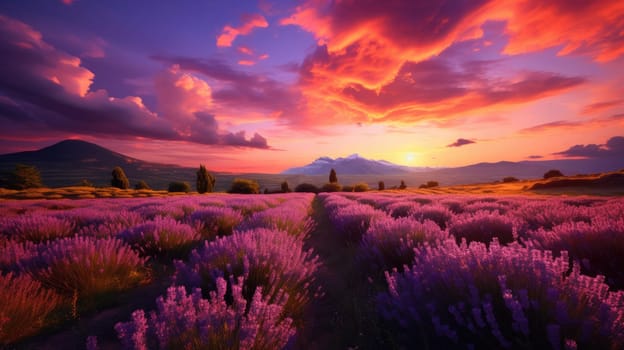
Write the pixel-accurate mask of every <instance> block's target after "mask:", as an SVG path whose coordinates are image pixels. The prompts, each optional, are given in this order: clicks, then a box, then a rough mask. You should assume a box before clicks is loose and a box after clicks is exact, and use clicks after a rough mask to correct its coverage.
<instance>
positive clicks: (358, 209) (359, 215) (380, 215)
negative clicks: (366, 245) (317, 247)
mask: <svg viewBox="0 0 624 350" xmlns="http://www.w3.org/2000/svg"><path fill="white" fill-rule="evenodd" d="M386 217H388V216H387V215H386V213H384V212H383V211H380V210H377V209H374V208H373V207H371V206H369V205H366V204H357V203H356V204H352V205H349V206H343V207H338V208H337V209H336V210H334V211H331V212H329V219H330V220H331V222H332V224H333V225H334V227H335V228H336V230H337V231H338V232H340V233H341V234H342V236H343V238H344V239H345V241H346V242H350V243H359V242H360V240H361V239H362V235H363V234H364V232H366V230H368V227H369V226H370V225H371V223H372V222H374V221H376V220H381V219H384V218H386Z"/></svg>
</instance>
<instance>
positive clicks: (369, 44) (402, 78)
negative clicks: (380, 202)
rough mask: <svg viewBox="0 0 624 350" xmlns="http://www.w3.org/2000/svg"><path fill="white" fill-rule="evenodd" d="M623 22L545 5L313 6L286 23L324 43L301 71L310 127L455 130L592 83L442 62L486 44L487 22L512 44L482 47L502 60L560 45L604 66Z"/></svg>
mask: <svg viewBox="0 0 624 350" xmlns="http://www.w3.org/2000/svg"><path fill="white" fill-rule="evenodd" d="M589 13H592V16H588V14H589ZM594 13H596V14H597V15H596V16H594V15H593V14H594ZM623 16H624V2H622V1H620V0H605V1H601V2H581V3H578V2H569V1H565V0H556V1H549V2H548V3H547V4H545V5H544V3H543V2H542V1H538V0H512V1H504V2H502V1H494V0H476V1H470V2H462V3H456V2H448V1H442V0H432V1H427V2H415V1H404V2H392V3H390V4H389V3H387V2H381V1H375V0H363V1H357V2H356V1H329V0H309V1H307V2H305V3H304V4H303V5H301V6H299V7H297V8H296V10H295V11H294V13H293V14H292V15H290V16H288V17H286V18H283V19H282V20H281V21H280V24H282V25H296V26H299V27H301V28H303V29H305V30H306V31H308V32H310V33H312V34H313V35H314V37H315V38H316V39H317V43H318V46H317V49H316V50H315V51H314V52H313V53H311V54H310V55H308V56H307V57H306V59H305V60H304V61H303V63H302V64H301V65H300V66H299V72H300V86H299V87H300V88H301V90H302V93H303V95H304V96H305V100H306V101H305V105H304V107H305V108H307V109H308V110H309V114H310V115H309V116H306V117H305V119H307V120H310V121H312V120H314V121H316V122H319V121H321V122H322V121H324V122H327V123H333V122H343V123H344V122H347V123H350V122H353V123H360V122H374V121H401V122H414V121H421V120H436V122H444V123H449V122H450V120H451V119H453V118H457V117H461V116H462V115H463V114H465V113H468V112H471V113H474V112H487V111H492V110H500V109H501V108H503V109H504V108H507V106H509V105H513V104H520V103H527V102H531V101H534V100H537V99H541V98H544V97H548V96H553V95H557V94H560V93H562V92H564V91H567V90H569V89H570V88H573V87H576V86H578V85H580V84H583V83H584V82H585V81H586V80H585V78H582V77H580V76H577V77H574V76H563V75H561V74H557V73H548V72H538V71H535V72H531V71H516V72H514V71H509V72H507V73H506V74H507V76H499V75H500V73H499V74H495V73H490V72H491V71H493V69H492V68H490V67H489V66H490V64H491V63H490V62H478V61H477V62H465V63H462V62H445V61H444V59H441V58H440V55H441V54H444V53H445V52H446V50H447V49H449V48H451V47H452V46H453V47H454V45H456V44H461V43H463V42H466V41H468V40H474V39H480V38H483V36H484V32H483V29H482V26H483V25H484V24H485V23H487V22H490V21H497V22H500V23H501V28H502V29H499V30H504V33H501V34H504V35H505V36H504V37H503V36H501V37H500V39H499V40H503V39H506V40H507V43H504V42H496V44H498V45H494V44H495V43H494V42H493V41H491V40H490V38H487V40H485V41H482V46H483V47H489V48H494V47H501V48H502V49H501V52H500V53H501V54H514V55H516V54H523V53H529V52H533V51H539V50H543V49H546V48H550V47H553V46H557V45H561V46H562V50H561V51H560V52H559V55H570V54H583V55H588V56H590V57H592V58H593V59H594V60H596V61H604V60H608V59H613V58H616V57H619V56H620V55H621V54H623V53H624V51H623V50H624V42H622V41H623V40H624V35H622V33H624V21H622V20H621V18H623ZM568 33H569V34H570V35H568ZM492 40H493V39H492ZM620 43H621V44H620ZM473 49H474V47H471V48H470V51H473ZM491 65H494V64H493V63H492V64H491Z"/></svg>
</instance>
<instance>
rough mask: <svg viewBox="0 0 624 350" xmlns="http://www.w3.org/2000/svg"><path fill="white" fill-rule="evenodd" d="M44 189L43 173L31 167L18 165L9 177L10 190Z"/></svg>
mask: <svg viewBox="0 0 624 350" xmlns="http://www.w3.org/2000/svg"><path fill="white" fill-rule="evenodd" d="M38 187H43V184H42V183H41V173H40V172H39V170H38V169H37V168H36V167H34V166H31V165H24V164H17V165H15V170H13V172H12V173H11V175H10V177H9V188H12V189H15V190H25V189H27V188H38Z"/></svg>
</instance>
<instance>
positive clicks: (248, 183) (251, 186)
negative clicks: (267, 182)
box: [228, 179, 260, 194]
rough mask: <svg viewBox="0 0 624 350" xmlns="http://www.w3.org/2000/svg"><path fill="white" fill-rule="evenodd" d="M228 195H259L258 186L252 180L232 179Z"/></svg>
mask: <svg viewBox="0 0 624 350" xmlns="http://www.w3.org/2000/svg"><path fill="white" fill-rule="evenodd" d="M228 193H240V194H258V193H260V185H259V184H258V182H256V181H254V180H248V179H234V181H233V182H232V186H230V189H229V190H228Z"/></svg>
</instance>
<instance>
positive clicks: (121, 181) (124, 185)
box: [111, 166, 130, 190]
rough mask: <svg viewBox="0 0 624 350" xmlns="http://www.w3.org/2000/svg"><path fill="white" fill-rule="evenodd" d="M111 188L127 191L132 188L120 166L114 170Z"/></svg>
mask: <svg viewBox="0 0 624 350" xmlns="http://www.w3.org/2000/svg"><path fill="white" fill-rule="evenodd" d="M111 186H113V187H117V188H121V189H122V190H127V189H128V188H129V187H130V181H128V178H127V177H126V173H124V171H123V169H122V168H121V167H119V166H116V167H115V168H113V179H112V180H111Z"/></svg>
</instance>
